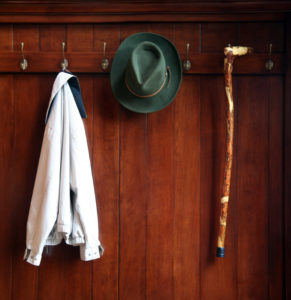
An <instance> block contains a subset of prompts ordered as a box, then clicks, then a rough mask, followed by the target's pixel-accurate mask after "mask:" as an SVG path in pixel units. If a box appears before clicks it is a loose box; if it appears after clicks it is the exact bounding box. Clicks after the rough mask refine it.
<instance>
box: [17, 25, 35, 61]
mask: <svg viewBox="0 0 291 300" xmlns="http://www.w3.org/2000/svg"><path fill="white" fill-rule="evenodd" d="M21 42H23V43H24V47H23V51H24V53H25V52H26V51H38V50H39V27H38V24H33V25H31V24H25V25H23V24H19V25H18V24H16V25H14V28H13V45H14V47H13V48H14V51H20V44H21ZM19 58H20V55H19Z"/></svg>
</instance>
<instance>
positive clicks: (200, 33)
mask: <svg viewBox="0 0 291 300" xmlns="http://www.w3.org/2000/svg"><path fill="white" fill-rule="evenodd" d="M199 52H200V53H202V24H201V23H199ZM199 81H200V79H199Z"/></svg>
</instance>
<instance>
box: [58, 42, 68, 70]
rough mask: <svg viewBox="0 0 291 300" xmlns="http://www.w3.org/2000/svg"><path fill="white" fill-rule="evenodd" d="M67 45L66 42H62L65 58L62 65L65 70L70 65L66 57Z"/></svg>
mask: <svg viewBox="0 0 291 300" xmlns="http://www.w3.org/2000/svg"><path fill="white" fill-rule="evenodd" d="M65 47H66V43H65V42H62V52H63V60H62V61H61V63H60V66H61V68H62V70H63V71H65V70H66V69H67V67H68V66H69V63H68V60H67V59H66V58H65Z"/></svg>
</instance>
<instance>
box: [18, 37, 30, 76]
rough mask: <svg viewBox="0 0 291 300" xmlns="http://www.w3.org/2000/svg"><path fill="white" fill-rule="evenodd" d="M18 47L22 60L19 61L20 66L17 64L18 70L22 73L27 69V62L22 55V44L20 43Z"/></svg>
mask: <svg viewBox="0 0 291 300" xmlns="http://www.w3.org/2000/svg"><path fill="white" fill-rule="evenodd" d="M20 46H21V56H22V60H21V61H20V64H19V65H20V69H21V70H22V71H24V70H26V69H27V67H28V62H27V60H26V59H25V57H24V54H23V47H24V43H23V42H21V44H20Z"/></svg>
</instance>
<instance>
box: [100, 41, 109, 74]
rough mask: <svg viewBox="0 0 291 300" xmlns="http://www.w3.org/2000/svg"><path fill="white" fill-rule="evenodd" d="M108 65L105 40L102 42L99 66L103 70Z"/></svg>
mask: <svg viewBox="0 0 291 300" xmlns="http://www.w3.org/2000/svg"><path fill="white" fill-rule="evenodd" d="M108 66H109V60H108V59H107V58H106V42H104V43H103V59H102V61H101V68H102V70H103V71H105V70H106V69H107V68H108Z"/></svg>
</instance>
